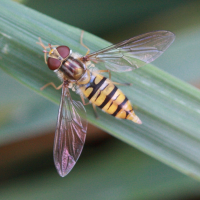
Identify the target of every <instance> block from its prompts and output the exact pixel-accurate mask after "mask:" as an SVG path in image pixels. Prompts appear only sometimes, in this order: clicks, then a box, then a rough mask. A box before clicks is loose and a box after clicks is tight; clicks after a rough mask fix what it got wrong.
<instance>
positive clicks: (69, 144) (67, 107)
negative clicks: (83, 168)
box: [53, 84, 87, 177]
mask: <svg viewBox="0 0 200 200" xmlns="http://www.w3.org/2000/svg"><path fill="white" fill-rule="evenodd" d="M80 113H81V114H82V118H81V117H80ZM86 131H87V121H86V111H85V108H84V106H83V105H82V103H81V102H79V101H74V100H72V99H71V96H70V93H69V89H68V87H67V86H64V84H63V87H62V96H61V102H60V108H59V113H58V121H57V127H56V132H55V138H54V149H53V155H54V163H55V166H56V169H57V171H58V173H59V175H60V176H62V177H64V176H66V175H67V174H68V173H69V172H70V171H71V169H72V168H73V167H74V165H75V164H76V162H77V160H78V158H79V156H80V154H81V152H82V149H83V146H84V143H85V138H86Z"/></svg>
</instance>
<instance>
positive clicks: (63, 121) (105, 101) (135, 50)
mask: <svg viewBox="0 0 200 200" xmlns="http://www.w3.org/2000/svg"><path fill="white" fill-rule="evenodd" d="M82 33H83V32H82ZM82 36H83V35H82ZM82 36H81V44H82V45H83V46H84V47H85V48H87V49H88V52H87V54H86V55H85V56H81V55H79V54H77V53H73V52H72V50H71V49H70V48H69V47H67V46H52V45H50V44H49V45H48V46H45V45H44V44H43V43H42V41H41V39H40V38H39V40H40V42H38V44H39V45H41V46H42V47H43V49H44V50H43V52H44V57H45V62H46V64H47V65H48V67H49V69H50V70H53V71H54V72H55V73H56V74H57V75H58V77H59V78H60V79H61V80H62V81H63V83H62V85H61V86H60V87H58V88H61V87H62V96H61V102H60V108H59V113H58V120H57V126H56V132H55V139H54V149H53V155H54V163H55V166H56V169H57V171H58V173H59V175H60V176H62V177H64V176H66V175H67V174H68V173H69V172H70V171H71V169H72V168H73V167H74V165H75V164H76V162H77V160H78V158H79V156H80V154H81V152H82V149H83V145H84V143H85V138H86V131H87V120H86V111H85V108H84V106H83V104H84V105H86V104H85V100H84V96H85V97H87V98H88V99H89V103H92V105H93V107H94V110H95V106H98V107H99V108H100V109H102V110H103V111H105V112H107V113H108V114H110V115H113V116H115V117H116V118H122V119H128V120H131V121H133V122H135V123H138V124H141V123H142V122H141V120H140V119H139V118H138V116H137V115H135V113H134V111H133V108H132V106H131V103H130V101H129V100H128V98H127V97H126V96H125V95H124V94H123V93H122V92H121V91H120V90H119V89H118V88H117V87H116V85H115V84H114V82H112V81H111V80H110V79H108V78H106V77H104V76H102V75H100V73H101V72H108V73H109V78H111V76H110V70H111V71H115V72H124V71H131V70H134V69H137V68H139V67H142V66H144V65H146V64H147V63H150V62H152V61H153V60H155V59H156V58H158V57H159V56H160V55H161V54H162V53H163V52H164V51H165V50H166V49H167V48H168V47H169V46H170V45H171V43H172V42H173V41H174V39H175V35H174V34H173V33H171V32H169V31H155V32H149V33H145V34H142V35H139V36H136V37H133V38H130V39H128V40H125V41H122V42H120V43H118V44H115V45H111V46H109V47H107V48H104V49H102V50H100V51H97V52H94V53H91V54H89V51H90V50H89V48H88V47H87V46H85V45H84V44H83V42H82ZM48 48H49V49H50V51H47V49H48ZM47 53H48V59H47ZM94 63H95V64H98V63H104V65H105V67H106V68H107V70H99V71H96V72H95V71H91V70H90V69H89V68H90V67H91V66H92V65H94ZM47 85H52V86H54V87H55V85H54V84H53V83H49V84H47ZM47 85H45V86H44V87H46V86H47ZM75 87H76V89H77V88H78V90H79V93H80V96H81V99H82V102H83V104H82V103H81V102H79V101H74V100H72V98H71V96H70V92H69V88H72V89H74V88H75ZM55 88H56V87H55ZM58 88H57V89H58ZM80 116H81V117H80Z"/></svg>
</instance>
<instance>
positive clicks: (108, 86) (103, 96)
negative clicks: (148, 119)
mask: <svg viewBox="0 0 200 200" xmlns="http://www.w3.org/2000/svg"><path fill="white" fill-rule="evenodd" d="M80 89H81V91H82V92H83V94H84V95H85V96H86V97H87V98H88V99H89V101H90V102H91V103H94V104H95V105H96V106H98V107H99V108H101V109H102V110H103V111H105V112H107V113H108V114H110V115H113V116H114V117H117V118H121V119H128V120H131V121H133V122H135V123H138V124H141V123H142V122H141V121H140V119H139V118H138V116H137V115H135V113H134V111H133V108H132V106H131V103H130V101H129V100H128V98H127V97H126V96H125V95H124V94H123V93H122V91H121V90H119V89H118V88H117V87H116V86H115V85H114V84H113V83H112V81H111V80H109V79H107V78H105V77H104V76H102V75H100V74H96V73H92V72H91V74H90V82H89V83H88V84H85V85H82V86H81V87H80Z"/></svg>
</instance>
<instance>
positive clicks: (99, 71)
mask: <svg viewBox="0 0 200 200" xmlns="http://www.w3.org/2000/svg"><path fill="white" fill-rule="evenodd" d="M104 72H108V74H109V79H110V80H111V72H110V70H108V69H105V70H98V71H97V73H104Z"/></svg>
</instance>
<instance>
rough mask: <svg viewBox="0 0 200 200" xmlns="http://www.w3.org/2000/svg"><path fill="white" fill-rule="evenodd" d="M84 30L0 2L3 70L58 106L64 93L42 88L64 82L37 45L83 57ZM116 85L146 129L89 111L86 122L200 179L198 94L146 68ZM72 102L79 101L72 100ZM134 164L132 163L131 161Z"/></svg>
mask: <svg viewBox="0 0 200 200" xmlns="http://www.w3.org/2000/svg"><path fill="white" fill-rule="evenodd" d="M80 33H81V30H80V29H78V28H74V27H72V26H69V25H66V24H63V23H61V22H59V21H57V20H54V19H52V18H50V17H47V16H45V15H42V14H40V13H38V12H36V11H33V10H31V9H28V8H26V7H24V6H22V5H18V4H16V3H14V2H10V1H6V0H2V1H1V2H0V47H1V51H0V67H1V68H2V69H3V70H4V71H5V72H6V73H8V74H10V75H11V76H12V77H14V78H15V79H17V80H18V81H20V82H21V83H22V84H24V85H26V86H27V87H29V88H30V89H32V90H34V91H35V92H37V93H38V94H40V95H42V96H44V97H46V98H48V99H50V100H51V101H53V102H55V103H57V104H58V103H59V99H60V94H61V92H60V91H55V90H54V89H53V88H51V87H49V88H47V89H45V90H44V91H42V92H41V91H40V87H41V86H43V85H44V84H46V83H48V82H51V81H53V82H54V83H55V84H56V85H59V84H60V82H59V80H58V78H57V77H56V76H55V74H53V73H52V72H51V71H50V70H48V68H47V67H46V66H45V64H44V60H43V53H42V49H41V47H40V46H38V45H36V41H37V40H38V37H41V38H42V39H43V41H44V42H45V44H47V43H52V44H65V45H67V46H69V47H70V48H71V49H72V50H73V51H75V52H79V53H81V54H85V52H86V49H85V48H84V47H82V46H81V45H80V42H79V40H80ZM83 41H84V43H85V44H86V45H87V46H88V47H89V48H90V49H91V51H95V50H98V49H101V48H103V47H106V46H108V45H110V43H108V42H106V41H104V40H102V39H100V38H98V37H96V36H94V35H92V34H89V33H87V32H85V33H84V38H83ZM112 80H113V81H118V82H124V81H125V82H130V83H132V84H133V85H132V86H131V87H123V88H121V89H122V90H123V92H124V93H125V94H126V95H127V96H128V98H129V99H130V100H131V102H132V104H133V106H134V108H135V112H136V114H137V115H138V116H139V117H140V119H141V120H142V121H143V124H142V125H137V124H134V123H132V122H130V121H126V120H117V119H115V118H113V117H112V116H109V115H107V114H105V113H103V112H101V111H100V110H98V113H99V117H100V119H99V120H96V119H95V118H94V116H93V111H92V108H91V106H86V109H87V113H88V121H89V122H90V123H92V124H94V125H96V126H98V127H100V128H102V129H103V130H106V131H107V132H109V133H110V134H112V135H113V136H115V137H117V138H119V139H121V140H122V141H124V142H127V143H128V144H130V145H132V146H135V147H137V148H138V149H140V150H141V151H143V152H145V153H147V154H149V155H151V156H153V157H155V158H157V159H158V160H160V161H162V162H164V163H166V164H168V165H170V166H172V167H174V168H176V169H177V170H179V171H181V172H183V173H185V174H187V175H189V176H191V177H193V178H196V179H199V178H200V162H199V161H200V141H199V140H200V139H199V137H200V135H199V133H200V131H199V130H200V129H199V121H200V92H199V91H198V90H197V89H196V88H194V87H192V86H190V85H188V84H186V83H184V82H182V81H180V80H178V79H176V78H174V77H172V76H170V75H169V74H167V73H165V72H163V71H161V70H159V69H157V68H156V67H154V66H152V65H148V66H145V67H143V68H141V69H138V70H135V71H134V72H131V73H121V74H117V73H112ZM72 97H73V98H74V99H79V97H78V96H77V95H76V94H74V93H73V94H72ZM130 159H131V158H130Z"/></svg>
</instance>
